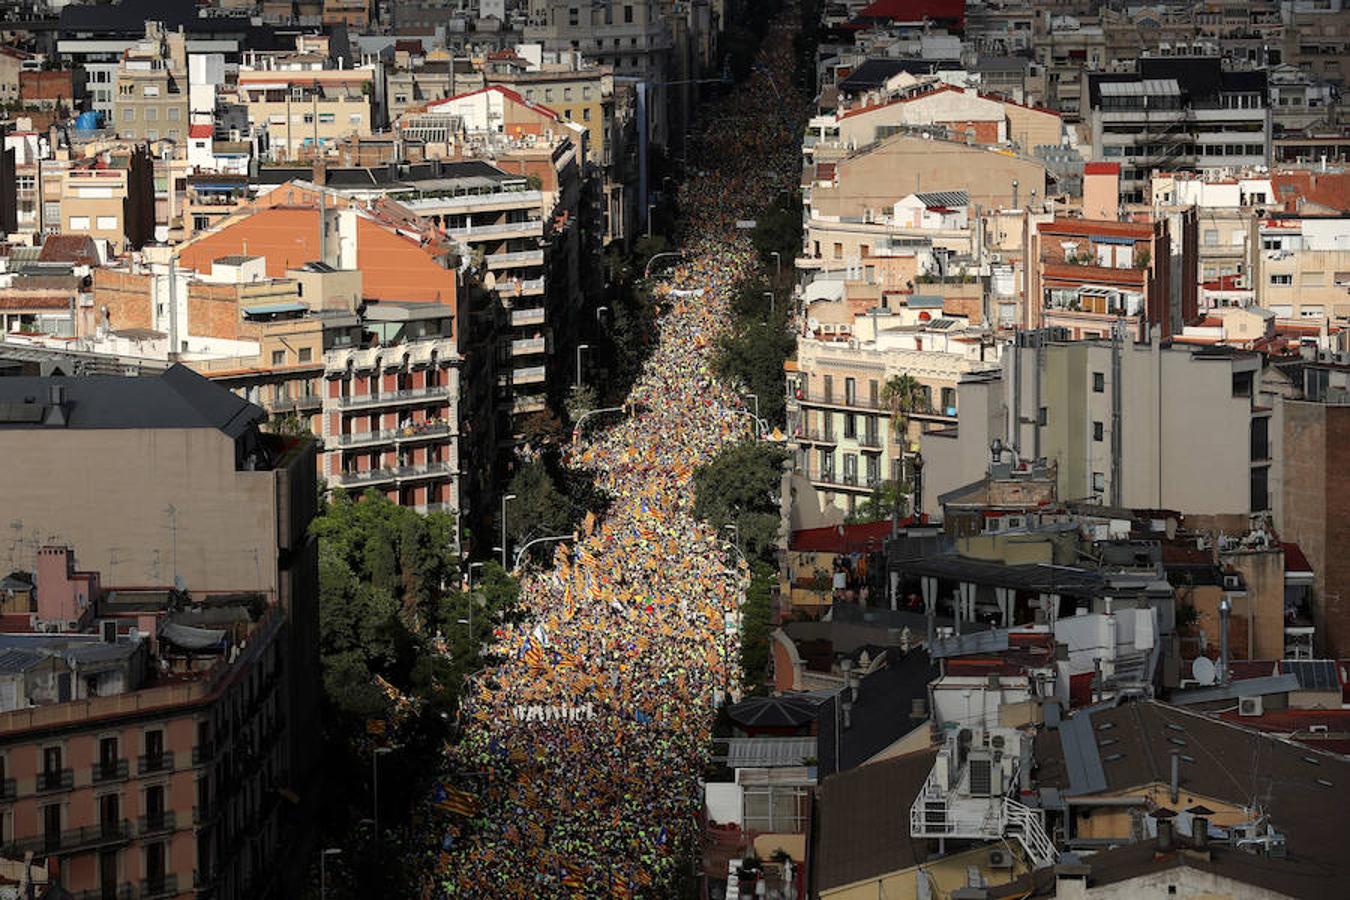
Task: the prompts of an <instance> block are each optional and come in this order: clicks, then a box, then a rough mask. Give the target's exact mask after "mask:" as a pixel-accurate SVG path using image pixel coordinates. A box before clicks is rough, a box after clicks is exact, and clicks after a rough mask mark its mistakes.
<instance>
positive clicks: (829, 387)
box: [822, 375, 834, 403]
mask: <svg viewBox="0 0 1350 900" xmlns="http://www.w3.org/2000/svg"><path fill="white" fill-rule="evenodd" d="M822 399H824V401H825V402H826V403H830V402H832V401H833V400H834V376H833V375H826V376H825V396H824V397H823V398H822Z"/></svg>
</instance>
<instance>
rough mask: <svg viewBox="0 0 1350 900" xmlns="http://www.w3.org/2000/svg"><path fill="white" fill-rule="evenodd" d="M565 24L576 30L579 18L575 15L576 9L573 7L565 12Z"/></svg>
mask: <svg viewBox="0 0 1350 900" xmlns="http://www.w3.org/2000/svg"><path fill="white" fill-rule="evenodd" d="M567 24H568V25H570V26H571V27H573V28H576V27H577V25H578V24H580V17H579V15H578V14H577V8H576V7H575V6H573V7H571V8H569V9H568V10H567Z"/></svg>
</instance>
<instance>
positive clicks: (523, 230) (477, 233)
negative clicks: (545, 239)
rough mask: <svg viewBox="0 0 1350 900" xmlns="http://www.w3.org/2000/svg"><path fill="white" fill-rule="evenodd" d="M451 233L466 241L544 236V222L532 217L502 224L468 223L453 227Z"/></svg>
mask: <svg viewBox="0 0 1350 900" xmlns="http://www.w3.org/2000/svg"><path fill="white" fill-rule="evenodd" d="M450 233H451V234H452V235H454V236H455V237H456V238H460V239H462V240H466V241H474V240H478V239H480V238H482V239H486V238H493V237H495V238H500V237H512V236H515V237H542V236H543V234H544V223H543V221H542V220H541V219H531V220H529V221H526V222H506V223H504V224H501V225H466V226H464V227H461V228H451V229H450Z"/></svg>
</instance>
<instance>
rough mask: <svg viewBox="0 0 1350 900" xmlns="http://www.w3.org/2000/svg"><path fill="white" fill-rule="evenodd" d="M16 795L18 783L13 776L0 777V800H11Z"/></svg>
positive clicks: (17, 793)
mask: <svg viewBox="0 0 1350 900" xmlns="http://www.w3.org/2000/svg"><path fill="white" fill-rule="evenodd" d="M18 795H19V789H18V785H17V784H16V783H15V781H14V779H13V778H2V779H0V800H13V799H14V798H15V797H17V796H18Z"/></svg>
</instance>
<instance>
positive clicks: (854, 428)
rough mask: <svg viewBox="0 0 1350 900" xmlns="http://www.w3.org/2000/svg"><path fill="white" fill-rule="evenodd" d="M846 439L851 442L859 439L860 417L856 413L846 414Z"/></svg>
mask: <svg viewBox="0 0 1350 900" xmlns="http://www.w3.org/2000/svg"><path fill="white" fill-rule="evenodd" d="M844 437H846V438H848V439H849V440H854V439H856V438H857V437H858V416H857V414H856V413H844Z"/></svg>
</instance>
